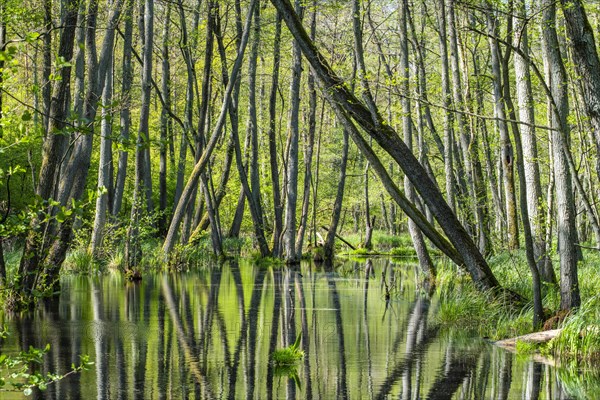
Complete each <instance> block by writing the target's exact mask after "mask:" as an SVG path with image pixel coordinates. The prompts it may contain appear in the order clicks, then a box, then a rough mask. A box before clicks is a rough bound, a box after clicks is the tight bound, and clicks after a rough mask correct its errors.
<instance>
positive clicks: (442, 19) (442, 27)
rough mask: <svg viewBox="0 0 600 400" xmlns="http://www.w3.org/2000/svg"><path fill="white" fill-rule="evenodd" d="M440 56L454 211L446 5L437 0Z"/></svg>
mask: <svg viewBox="0 0 600 400" xmlns="http://www.w3.org/2000/svg"><path fill="white" fill-rule="evenodd" d="M438 25H439V39H440V56H441V59H442V63H441V64H442V65H441V68H442V71H441V75H442V105H443V107H444V153H443V155H444V175H445V178H446V201H447V202H448V205H449V206H450V209H451V210H452V211H453V212H454V211H456V195H455V185H456V182H455V181H454V166H453V154H452V151H453V147H454V146H453V144H452V143H453V140H454V130H453V124H454V121H453V120H454V115H453V114H452V112H451V111H450V102H451V96H452V93H451V92H450V74H449V71H448V45H447V43H446V40H447V35H446V4H445V0H439V11H438Z"/></svg>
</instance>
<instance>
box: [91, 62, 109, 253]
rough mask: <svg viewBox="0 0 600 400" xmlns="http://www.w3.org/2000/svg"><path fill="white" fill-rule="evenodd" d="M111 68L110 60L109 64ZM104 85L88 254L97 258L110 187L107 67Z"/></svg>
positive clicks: (104, 223) (102, 234)
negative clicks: (94, 210) (96, 186)
mask: <svg viewBox="0 0 600 400" xmlns="http://www.w3.org/2000/svg"><path fill="white" fill-rule="evenodd" d="M110 65H111V66H112V60H111V62H110ZM107 72H108V73H107V74H106V83H105V84H104V91H103V93H102V123H101V127H100V161H99V163H100V165H99V166H98V189H97V190H98V193H97V194H96V195H97V196H98V197H97V198H96V216H95V218H94V228H93V230H92V238H91V240H90V253H91V254H92V255H93V256H94V257H97V256H98V254H99V250H100V248H101V245H102V238H103V236H104V227H105V225H106V215H107V212H108V202H109V201H108V200H109V198H108V188H110V186H111V182H110V180H111V179H110V175H111V168H110V167H111V165H112V139H111V136H112V115H111V114H112V109H111V102H112V86H113V82H112V81H113V71H112V67H109V69H108V71H107Z"/></svg>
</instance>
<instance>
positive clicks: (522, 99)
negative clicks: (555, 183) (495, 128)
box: [514, 0, 556, 284]
mask: <svg viewBox="0 0 600 400" xmlns="http://www.w3.org/2000/svg"><path fill="white" fill-rule="evenodd" d="M516 11H517V18H516V19H515V21H516V24H515V29H514V45H515V47H517V48H519V49H520V50H521V51H522V52H523V53H525V54H529V38H528V34H527V26H526V25H525V24H524V21H525V19H526V18H527V15H526V11H525V1H524V0H521V1H519V2H518V4H517V6H516ZM514 64H515V75H516V91H517V101H518V104H519V120H520V121H522V122H524V124H522V125H521V139H522V143H523V160H522V161H523V169H524V174H525V186H526V188H527V211H528V214H529V223H530V224H531V236H532V239H533V250H534V256H535V259H536V263H537V266H538V270H539V273H540V277H541V279H542V280H543V281H545V282H548V283H553V284H556V276H555V275H554V270H553V269H552V268H546V266H550V267H551V265H552V264H551V260H550V257H549V256H548V252H547V243H546V242H545V237H544V229H543V225H544V217H545V216H544V207H543V198H542V186H541V183H540V168H539V164H538V152H537V139H536V131H535V128H534V127H533V126H534V125H535V115H534V110H533V105H534V102H533V93H532V89H531V74H530V71H529V64H528V62H527V61H526V60H525V59H524V58H523V57H522V56H521V55H520V54H518V53H515V55H514Z"/></svg>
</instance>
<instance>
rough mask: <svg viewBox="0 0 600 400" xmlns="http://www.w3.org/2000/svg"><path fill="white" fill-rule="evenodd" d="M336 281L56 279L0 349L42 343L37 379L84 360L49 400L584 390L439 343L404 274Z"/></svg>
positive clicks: (256, 274)
mask: <svg viewBox="0 0 600 400" xmlns="http://www.w3.org/2000/svg"><path fill="white" fill-rule="evenodd" d="M338 270H339V271H341V272H339V273H338ZM338 270H330V271H328V272H323V271H316V270H314V269H312V268H310V266H307V265H306V264H305V265H303V266H302V269H297V268H286V267H284V268H281V269H278V268H265V267H258V266H254V265H252V264H250V263H248V262H245V261H239V262H238V261H236V260H233V261H229V262H227V263H225V264H223V265H215V266H213V267H211V268H207V269H200V270H198V271H195V272H191V273H185V274H171V275H151V274H149V275H148V276H145V277H144V280H143V281H141V282H139V283H137V284H135V285H126V284H125V282H124V281H123V279H122V278H121V277H120V276H119V275H109V276H105V277H67V278H65V285H63V289H65V292H64V293H62V294H61V296H60V302H59V303H58V304H52V303H49V304H47V305H45V306H44V308H43V309H40V310H37V311H35V312H33V313H31V314H29V315H27V316H25V317H23V318H14V319H10V320H8V321H7V323H8V324H9V330H10V331H11V332H12V333H13V335H12V336H11V337H9V338H8V339H7V340H5V341H4V342H3V343H2V350H3V352H8V351H18V350H20V349H27V348H28V347H29V346H30V345H32V346H35V347H43V346H45V344H46V343H51V345H52V347H51V350H50V353H49V354H48V357H47V358H46V360H45V364H44V365H43V369H44V371H45V372H48V371H53V372H59V373H64V372H65V371H67V370H68V369H69V367H70V365H71V363H72V362H77V361H78V355H79V354H81V353H85V354H89V355H90V356H91V357H92V359H93V361H95V363H96V364H95V366H94V368H95V369H94V370H93V371H87V372H85V373H83V374H81V375H79V376H71V377H69V378H67V379H65V380H64V381H61V382H60V383H58V384H56V385H51V386H50V387H49V389H48V390H47V391H45V392H43V393H36V396H37V397H36V398H45V399H57V400H58V399H60V400H63V399H67V400H68V399H80V398H85V399H88V398H97V399H104V398H110V399H127V398H131V397H133V398H158V399H168V398H174V399H188V398H189V399H213V398H222V399H223V398H243V397H246V398H248V399H253V398H258V399H263V398H266V399H274V398H284V397H287V398H305V399H311V398H322V399H326V398H379V399H384V398H392V397H393V398H401V399H411V400H412V399H418V398H429V399H440V398H460V399H465V400H468V399H471V400H479V399H484V398H488V399H492V398H493V399H503V398H507V399H508V398H522V399H524V400H539V399H555V398H556V399H560V398H564V399H566V398H571V397H573V396H574V395H571V393H574V394H577V395H578V394H581V393H584V395H585V394H587V393H586V392H585V390H588V393H589V391H590V390H593V388H594V387H596V386H592V385H591V384H590V383H589V382H587V381H586V382H583V380H582V379H577V378H579V377H578V376H574V375H569V376H566V375H565V374H563V375H561V377H560V380H559V379H558V377H557V373H556V370H555V369H553V368H551V367H547V366H543V365H541V364H537V363H533V362H527V361H523V360H520V359H518V358H515V357H514V356H513V355H511V354H508V353H506V352H504V350H501V349H497V348H493V347H492V346H489V345H487V344H484V343H482V342H479V341H478V340H476V339H474V338H472V337H461V336H460V335H458V334H455V333H454V332H452V331H444V333H443V334H440V331H439V328H438V326H437V325H436V323H435V322H434V321H435V313H436V310H437V307H438V306H439V299H438V298H436V297H434V298H429V297H428V296H426V295H423V294H422V290H421V289H420V288H418V278H417V277H416V272H415V269H414V268H413V266H412V265H393V264H391V263H389V262H388V261H386V260H382V259H367V260H365V261H362V262H352V263H348V264H346V265H345V266H342V267H339V268H338ZM380 277H381V278H382V279H381V280H380ZM380 283H381V285H380ZM386 285H387V289H386ZM386 293H389V294H390V296H389V297H388V298H386ZM382 314H384V318H383V319H382V318H381V316H382ZM298 333H301V334H302V344H301V348H302V349H303V350H304V351H305V357H304V359H303V360H302V362H300V363H298V364H297V365H295V366H294V367H293V368H288V369H279V370H276V369H275V368H273V365H272V364H271V363H270V362H269V355H270V354H271V353H272V352H273V351H274V350H275V349H278V348H282V347H285V346H288V345H290V344H291V343H293V342H294V341H295V340H296V337H297V334H298ZM448 338H450V340H448ZM586 379H587V380H590V379H591V378H589V379H588V378H586ZM561 380H563V381H564V380H568V381H569V386H568V390H569V394H570V395H567V394H566V392H565V390H564V389H563V386H564V385H563V384H562V383H561ZM582 388H584V389H582ZM585 388H587V389H585ZM590 388H592V389H590ZM578 390H579V391H578ZM0 397H1V396H0Z"/></svg>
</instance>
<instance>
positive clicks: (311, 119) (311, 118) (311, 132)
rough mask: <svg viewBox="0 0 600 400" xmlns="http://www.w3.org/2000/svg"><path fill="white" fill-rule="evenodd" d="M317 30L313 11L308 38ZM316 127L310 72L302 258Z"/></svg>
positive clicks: (300, 239)
mask: <svg viewBox="0 0 600 400" xmlns="http://www.w3.org/2000/svg"><path fill="white" fill-rule="evenodd" d="M316 29H317V13H316V10H313V13H312V18H311V23H310V37H311V38H312V39H313V40H314V38H315V35H316ZM316 126H317V90H316V88H315V76H314V74H313V72H312V71H310V72H309V74H308V129H307V131H306V135H305V137H304V142H305V144H304V186H303V190H302V214H301V215H300V225H299V226H298V234H297V235H296V254H298V255H299V256H302V247H303V244H304V233H305V232H306V225H307V224H308V211H309V209H310V185H311V183H312V159H313V150H314V146H315V131H316Z"/></svg>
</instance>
